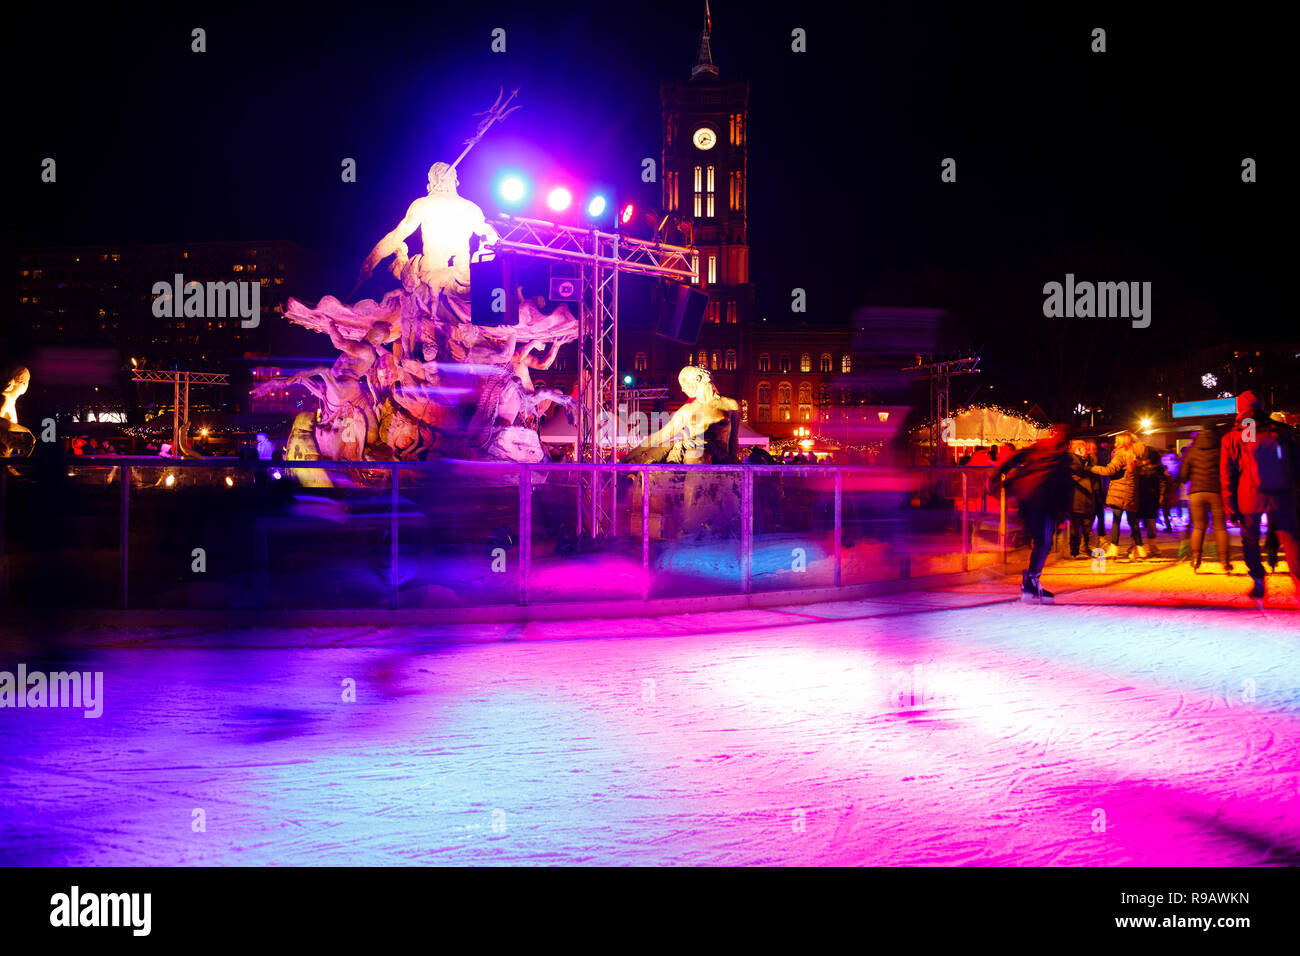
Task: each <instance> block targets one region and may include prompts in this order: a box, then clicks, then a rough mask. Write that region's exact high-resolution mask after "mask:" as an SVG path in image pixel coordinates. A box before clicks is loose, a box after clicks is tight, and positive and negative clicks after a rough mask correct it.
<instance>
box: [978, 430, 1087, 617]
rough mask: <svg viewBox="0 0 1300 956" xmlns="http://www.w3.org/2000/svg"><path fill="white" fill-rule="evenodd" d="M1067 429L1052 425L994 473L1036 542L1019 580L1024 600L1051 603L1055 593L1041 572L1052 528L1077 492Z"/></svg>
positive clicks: (1021, 596)
mask: <svg viewBox="0 0 1300 956" xmlns="http://www.w3.org/2000/svg"><path fill="white" fill-rule="evenodd" d="M1067 431H1068V430H1067V427H1066V426H1065V425H1053V426H1052V431H1051V433H1050V434H1049V435H1048V436H1047V437H1046V438H1043V439H1040V440H1039V441H1036V442H1034V443H1033V444H1032V445H1029V446H1027V447H1025V448H1022V449H1020V451H1018V452H1016V453H1015V454H1014V455H1012V456H1011V457H1010V458H1008V459H1007V460H1006V461H1004V462H1002V463H1001V464H999V466H998V470H997V472H996V473H995V475H994V477H995V478H996V479H1002V480H1003V483H1004V485H1005V486H1006V489H1007V492H1008V494H1012V495H1015V498H1016V503H1017V504H1018V505H1019V508H1020V520H1021V522H1022V523H1023V524H1024V528H1025V533H1026V534H1028V535H1029V539H1030V540H1031V541H1032V542H1033V547H1032V548H1031V550H1030V553H1029V567H1028V568H1026V569H1025V573H1024V577H1023V578H1022V579H1021V583H1020V599H1021V600H1022V601H1029V602H1040V603H1044V604H1050V603H1052V599H1053V598H1054V597H1055V595H1053V594H1052V592H1051V591H1048V590H1046V589H1044V588H1043V586H1042V584H1041V583H1040V582H1039V575H1041V574H1042V573H1043V565H1044V564H1045V563H1046V561H1047V552H1048V549H1049V548H1050V547H1051V542H1052V530H1053V529H1054V528H1055V527H1056V526H1057V524H1058V523H1059V522H1060V520H1061V516H1062V515H1063V514H1065V513H1066V511H1068V510H1069V507H1070V499H1071V497H1072V495H1073V493H1074V482H1073V479H1072V478H1071V476H1070V473H1071V459H1070V450H1069V448H1068V447H1067V446H1066V437H1067ZM1004 476H1005V477H1004Z"/></svg>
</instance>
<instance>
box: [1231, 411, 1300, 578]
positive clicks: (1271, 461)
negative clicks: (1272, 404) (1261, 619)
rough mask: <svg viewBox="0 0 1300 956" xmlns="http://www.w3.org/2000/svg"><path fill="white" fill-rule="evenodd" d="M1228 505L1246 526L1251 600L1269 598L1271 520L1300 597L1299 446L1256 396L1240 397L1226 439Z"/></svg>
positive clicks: (1244, 542) (1291, 431)
mask: <svg viewBox="0 0 1300 956" xmlns="http://www.w3.org/2000/svg"><path fill="white" fill-rule="evenodd" d="M1219 471H1220V478H1221V480H1222V483H1223V497H1224V504H1225V505H1226V507H1227V511H1228V515H1229V516H1230V517H1231V518H1232V520H1233V521H1235V522H1236V523H1237V524H1239V525H1241V550H1242V552H1243V553H1244V554H1245V557H1246V567H1247V568H1249V569H1250V576H1251V578H1252V580H1253V586H1252V588H1251V590H1250V596H1251V597H1253V598H1254V599H1255V600H1256V601H1260V600H1262V599H1263V597H1264V565H1263V563H1262V562H1261V561H1260V556H1259V529H1260V521H1261V519H1262V517H1263V516H1264V515H1268V526H1269V530H1271V531H1275V532H1277V536H1278V539H1279V540H1280V541H1281V542H1282V549H1283V551H1284V552H1285V553H1286V563H1287V567H1288V569H1289V570H1290V572H1291V581H1292V583H1293V584H1294V585H1295V588H1296V595H1297V597H1298V598H1300V547H1297V542H1296V536H1297V534H1298V533H1300V528H1297V519H1296V500H1297V499H1296V482H1297V481H1300V445H1297V442H1296V435H1295V431H1294V429H1292V428H1291V427H1290V426H1289V425H1287V424H1285V423H1283V422H1279V421H1274V420H1273V419H1271V418H1269V417H1268V416H1267V415H1266V414H1265V413H1264V408H1263V404H1262V403H1261V402H1260V400H1259V399H1258V398H1257V397H1256V396H1255V393H1254V392H1250V391H1247V392H1242V393H1241V394H1240V395H1238V396H1237V421H1236V424H1235V425H1234V426H1233V429H1232V431H1230V432H1228V433H1227V434H1226V435H1224V436H1223V446H1222V454H1221V455H1220V457H1219Z"/></svg>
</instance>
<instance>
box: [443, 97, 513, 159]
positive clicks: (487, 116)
mask: <svg viewBox="0 0 1300 956" xmlns="http://www.w3.org/2000/svg"><path fill="white" fill-rule="evenodd" d="M505 92H506V91H505V88H504V87H502V88H500V89H499V91H498V92H497V99H496V102H495V103H493V104H492V105H491V106H490V107H488V108H487V109H486V110H484V111H483V112H482V113H475V114H474V115H475V116H482V117H484V119H483V121H482V122H480V123H479V124H478V131H477V132H475V133H474V135H473V136H471V137H470V138H469V139H467V140H465V148H464V149H463V150H462V151H461V154H460V155H459V156H457V157H456V162H454V163H452V164H451V168H452V169H455V168H456V167H457V166H459V165H460V161H461V160H462V159H464V158H465V155H466V154H467V153H468V152H469V151H470V150H471V149H473V148H474V147H475V146H476V145H477V144H478V141H479V140H481V139H482V138H483V134H484V133H486V132H487V131H488V129H489V128H490V127H491V126H492V124H493V123H497V122H500V121H501V120H503V119H505V118H506V117H507V116H509V115H510V114H511V113H513V112H514V111H515V110H517V109H519V107H518V106H510V103H511V101H513V100H514V98H515V97H516V96H517V95H518V94H519V90H518V89H514V90H512V91H511V92H510V95H509V96H508V97H506V101H505V102H504V103H502V102H501V97H502V96H505ZM506 107H510V108H509V109H507V108H506Z"/></svg>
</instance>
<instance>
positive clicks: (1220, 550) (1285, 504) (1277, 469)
mask: <svg viewBox="0 0 1300 956" xmlns="http://www.w3.org/2000/svg"><path fill="white" fill-rule="evenodd" d="M1068 431H1069V430H1068V428H1067V427H1066V426H1063V425H1058V426H1054V427H1053V429H1052V430H1051V432H1050V434H1049V435H1048V436H1047V437H1046V438H1043V439H1041V440H1040V441H1037V442H1035V443H1033V444H1032V445H1029V446H1027V447H1025V448H1022V449H1020V450H1018V451H1015V450H1013V451H1011V452H1010V453H1007V449H1006V447H1005V446H1004V447H1003V449H1002V451H1001V452H1000V453H999V455H998V457H997V459H994V460H993V461H992V464H993V465H994V466H996V470H995V471H994V473H993V480H994V482H1002V483H1003V484H1004V486H1005V487H1006V489H1007V491H1008V493H1009V494H1011V495H1014V497H1015V498H1016V501H1017V505H1018V507H1019V510H1020V515H1021V520H1022V522H1023V524H1024V528H1025V533H1026V534H1027V535H1028V537H1029V539H1030V541H1031V543H1032V547H1031V552H1030V560H1029V567H1028V568H1027V569H1026V570H1025V573H1024V577H1023V579H1022V582H1021V594H1022V597H1023V598H1024V599H1025V600H1033V601H1044V602H1046V601H1050V600H1051V599H1052V597H1053V595H1052V594H1051V592H1049V591H1047V590H1045V589H1044V588H1043V587H1042V584H1041V581H1040V575H1041V573H1042V570H1043V567H1044V564H1045V563H1046V559H1047V553H1048V550H1049V548H1050V546H1051V540H1052V536H1053V532H1054V531H1055V530H1056V528H1057V527H1059V526H1060V525H1061V524H1062V523H1063V522H1067V521H1068V524H1069V547H1070V554H1071V556H1073V557H1075V558H1089V557H1092V556H1093V554H1094V553H1095V552H1094V548H1093V530H1094V528H1095V530H1096V533H1097V548H1099V549H1100V550H1101V553H1102V554H1104V555H1105V556H1106V557H1108V558H1115V557H1118V556H1119V554H1120V542H1121V540H1122V534H1123V532H1122V524H1123V525H1126V526H1127V529H1128V534H1129V541H1130V546H1129V548H1128V552H1127V554H1128V556H1129V557H1130V558H1137V559H1145V558H1147V557H1148V556H1150V557H1158V556H1160V555H1161V554H1162V552H1161V551H1160V549H1159V548H1158V547H1157V546H1156V531H1157V521H1158V519H1159V518H1160V517H1163V518H1164V522H1165V531H1166V533H1168V532H1170V531H1172V530H1173V520H1172V511H1173V510H1174V509H1176V508H1177V506H1178V502H1179V501H1180V500H1181V496H1180V495H1179V491H1180V489H1181V486H1182V485H1183V484H1187V485H1188V486H1189V493H1188V499H1187V501H1188V510H1189V512H1190V518H1191V528H1190V531H1189V533H1188V535H1187V545H1188V557H1189V558H1190V560H1191V563H1192V567H1193V569H1195V570H1197V571H1199V570H1200V568H1201V564H1202V560H1203V557H1204V551H1203V549H1204V545H1205V537H1206V533H1207V531H1210V530H1211V529H1212V530H1213V536H1214V545H1215V550H1216V556H1217V558H1218V560H1219V561H1220V562H1221V563H1222V565H1223V569H1224V571H1225V572H1228V573H1231V572H1232V569H1233V565H1232V560H1231V546H1230V543H1229V538H1228V527H1227V523H1228V522H1229V521H1231V522H1232V523H1233V524H1236V525H1238V526H1239V527H1240V529H1241V551H1242V557H1243V558H1244V560H1245V563H1246V569H1247V571H1248V572H1249V574H1250V577H1251V589H1250V592H1249V593H1250V596H1251V597H1252V598H1255V599H1256V600H1260V599H1262V598H1263V597H1264V594H1265V587H1264V579H1265V570H1264V563H1265V559H1267V561H1268V563H1269V564H1270V565H1271V568H1272V570H1276V568H1277V564H1278V551H1279V549H1280V550H1281V551H1282V552H1283V553H1284V554H1285V557H1286V562H1287V568H1288V571H1289V574H1290V577H1291V580H1292V583H1293V584H1294V585H1295V589H1296V595H1297V599H1300V547H1298V545H1297V536H1298V535H1300V514H1298V513H1297V506H1298V503H1300V489H1298V488H1297V484H1298V483H1300V442H1297V438H1296V433H1295V430H1294V429H1292V428H1291V427H1290V426H1288V425H1287V424H1285V423H1284V422H1282V421H1280V420H1278V419H1276V418H1274V417H1270V416H1269V415H1268V414H1267V413H1266V411H1265V409H1264V408H1263V406H1262V403H1261V402H1260V401H1259V399H1258V398H1257V397H1256V395H1255V393H1253V392H1249V391H1247V392H1243V393H1242V394H1241V395H1240V396H1238V398H1237V415H1236V419H1235V421H1234V422H1233V425H1232V427H1231V428H1228V429H1226V430H1222V431H1221V430H1220V429H1219V428H1217V427H1216V426H1213V425H1207V426H1205V427H1204V428H1202V429H1201V430H1200V431H1199V432H1198V433H1197V435H1196V437H1195V439H1194V440H1193V441H1192V444H1191V445H1190V446H1189V447H1188V449H1187V450H1186V452H1185V453H1184V454H1183V456H1182V458H1181V459H1180V460H1179V461H1178V465H1177V469H1176V470H1175V469H1173V468H1171V464H1172V462H1171V461H1170V460H1168V459H1165V460H1162V456H1161V454H1160V452H1159V451H1158V450H1157V449H1155V448H1151V447H1148V446H1147V445H1146V444H1144V443H1143V442H1142V441H1141V440H1140V438H1139V437H1138V436H1136V435H1134V434H1133V433H1131V432H1122V433H1121V434H1119V435H1118V436H1116V438H1115V443H1114V450H1113V451H1112V453H1111V455H1110V457H1109V460H1107V461H1104V462H1103V461H1101V460H1100V454H1099V449H1098V447H1097V445H1096V444H1095V443H1093V442H1084V441H1077V440H1076V441H1070V440H1069V434H1068ZM980 463H982V462H980V461H978V460H977V456H975V455H973V456H972V458H971V460H970V462H969V464H971V465H976V464H980ZM1107 510H1109V511H1110V518H1111V520H1110V525H1109V528H1108V526H1107V522H1106V511H1107ZM1265 521H1267V526H1268V534H1267V537H1266V538H1264V539H1263V542H1262V544H1263V547H1262V548H1261V533H1262V528H1263V524H1264V523H1265Z"/></svg>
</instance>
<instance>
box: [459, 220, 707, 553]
mask: <svg viewBox="0 0 1300 956" xmlns="http://www.w3.org/2000/svg"><path fill="white" fill-rule="evenodd" d="M493 225H494V226H495V227H496V229H497V232H498V238H497V239H495V240H493V241H492V242H490V243H486V244H485V246H484V248H485V249H487V250H488V251H490V252H492V253H494V254H511V255H517V256H524V257H528V258H533V259H544V260H550V261H552V262H567V263H571V264H573V265H576V266H578V267H579V270H580V272H581V279H582V298H581V300H580V301H579V302H578V350H579V363H578V461H580V462H588V463H592V464H602V463H613V462H615V461H616V460H617V449H618V433H617V428H618V424H617V410H618V280H619V275H620V274H621V273H624V272H628V273H632V274H633V275H643V276H650V277H652V278H660V279H676V280H679V281H691V280H693V279H695V278H696V272H695V267H694V263H695V261H696V251H695V250H694V249H692V248H689V247H686V246H670V245H663V244H661V243H655V242H649V241H647V240H644V239H633V238H630V237H628V236H623V235H620V234H619V233H616V232H601V231H599V230H597V229H590V228H580V227H577V226H567V225H561V224H558V223H552V222H545V221H544V220H541V219H524V218H520V217H517V216H506V215H503V216H501V217H500V218H499V219H497V220H495V221H494V222H493ZM617 480H618V479H617V474H616V473H615V472H614V471H612V470H604V469H587V470H584V471H583V472H582V473H581V474H580V477H579V489H580V491H579V494H580V498H581V505H582V506H581V508H580V509H579V515H580V521H581V527H580V529H579V532H580V533H585V534H588V535H589V536H590V537H593V538H596V537H599V536H602V535H607V534H612V533H614V530H615V528H614V524H615V515H616V508H615V504H616V502H615V492H616V488H617Z"/></svg>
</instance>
